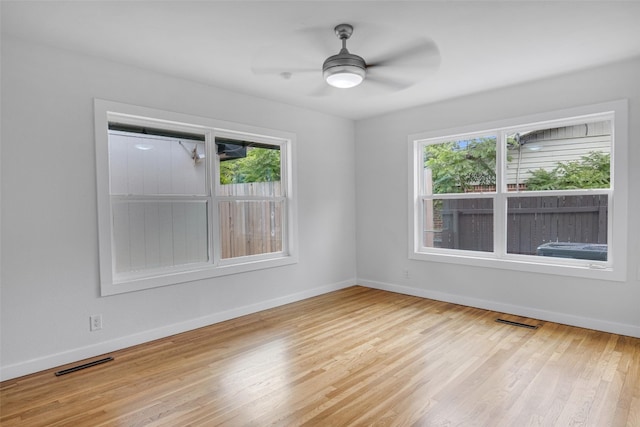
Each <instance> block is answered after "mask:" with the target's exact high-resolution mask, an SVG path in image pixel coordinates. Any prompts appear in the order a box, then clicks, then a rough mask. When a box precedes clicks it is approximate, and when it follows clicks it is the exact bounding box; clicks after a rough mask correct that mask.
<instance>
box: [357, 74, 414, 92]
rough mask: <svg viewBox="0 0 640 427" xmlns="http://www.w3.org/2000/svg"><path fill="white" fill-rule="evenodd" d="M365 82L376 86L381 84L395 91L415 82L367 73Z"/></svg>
mask: <svg viewBox="0 0 640 427" xmlns="http://www.w3.org/2000/svg"><path fill="white" fill-rule="evenodd" d="M364 83H366V84H374V85H376V86H381V87H383V88H385V89H391V90H394V91H399V90H403V89H406V88H408V87H409V86H412V85H413V84H414V83H415V82H411V81H407V80H404V79H397V78H390V77H384V76H376V75H367V78H366V79H365V81H364Z"/></svg>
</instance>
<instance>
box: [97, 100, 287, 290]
mask: <svg viewBox="0 0 640 427" xmlns="http://www.w3.org/2000/svg"><path fill="white" fill-rule="evenodd" d="M95 114H96V158H97V182H98V200H99V203H98V213H99V234H100V272H101V289H102V294H103V295H109V294H116V293H121V292H129V291H134V290H140V289H146V288H151V287H156V286H163V285H170V284H175V283H182V282H186V281H191V280H199V279H204V278H208V277H216V276H220V275H225V274H232V273H238V272H244V271H250V270H256V269H261V268H267V267H274V266H280V265H286V264H291V263H295V262H296V261H297V258H296V252H295V249H296V244H295V235H296V233H295V218H296V215H295V198H294V197H293V196H294V192H293V188H294V187H293V179H294V176H293V144H292V142H293V135H291V134H287V133H283V132H278V131H271V130H265V129H256V128H253V127H248V126H241V125H237V124H233V125H232V124H229V123H225V122H221V121H216V120H210V119H204V118H200V117H191V116H187V115H180V114H176V113H169V112H164V111H158V110H151V109H147V108H142V107H135V106H129V105H124V104H116V103H111V102H106V101H101V100H96V101H95Z"/></svg>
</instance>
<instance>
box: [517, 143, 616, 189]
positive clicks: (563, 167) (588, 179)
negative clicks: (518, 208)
mask: <svg viewBox="0 0 640 427" xmlns="http://www.w3.org/2000/svg"><path fill="white" fill-rule="evenodd" d="M610 164H611V156H610V155H609V154H607V153H601V152H598V151H592V152H590V153H589V154H588V155H586V156H582V158H581V160H575V161H570V162H564V163H558V164H557V165H556V167H554V168H553V169H552V170H550V171H547V170H544V169H537V170H535V171H531V174H532V175H531V177H530V178H529V179H528V180H527V182H526V184H527V189H528V190H570V189H578V188H582V189H584V188H609V181H610V175H611V174H610Z"/></svg>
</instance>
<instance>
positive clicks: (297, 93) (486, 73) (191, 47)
mask: <svg viewBox="0 0 640 427" xmlns="http://www.w3.org/2000/svg"><path fill="white" fill-rule="evenodd" d="M1 5H2V6H1V7H2V10H1V13H2V33H3V35H4V36H6V35H9V36H12V37H16V38H22V39H26V40H30V41H35V42H41V43H46V44H48V45H52V46H56V47H61V48H64V49H69V50H73V51H77V52H80V53H83V54H88V55H94V56H99V57H104V58H107V59H110V60H113V61H118V62H121V63H127V64H131V65H135V66H139V67H143V68H146V69H152V70H156V71H158V72H161V73H165V74H168V75H172V76H176V77H180V78H185V79H190V80H193V81H197V82H201V83H205V84H209V85H212V86H217V87H222V88H226V89H229V90H232V91H235V92H241V93H246V94H250V95H255V96H259V97H264V98H269V99H274V100H277V101H281V102H285V103H289V104H293V105H298V106H302V107H307V108H310V109H314V110H319V111H324V112H327V113H331V114H335V115H339V116H344V117H347V118H351V119H361V118H365V117H371V116H375V115H379V114H383V113H386V112H390V111H395V110H399V109H403V108H408V107H412V106H416V105H420V104H426V103H430V102H435V101H439V100H443V99H447V98H452V97H458V96H462V95H466V94H471V93H477V92H482V91H485V90H489V89H494V88H498V87H503V86H508V85H513V84H519V83H522V82H526V81H531V80H537V79H541V78H545V77H549V76H553V75H557V74H562V73H567V72H571V71H574V70H578V69H583V68H589V67H594V66H598V65H601V64H605V63H610V62H615V61H619V60H623V59H626V58H631V57H638V56H640V1H566V2H561V1H548V2H545V1H500V2H487V1H469V2H461V1H413V2H400V1H375V2H369V1H342V2H329V1H285V2H276V1H256V2H248V1H225V2H222V1H194V2H188V1H156V2H151V1H102V2H99V1H89V2H80V1H70V2H61V1H43V2H35V1H6V0H3V1H2V3H1ZM343 22H347V23H350V24H352V25H353V26H354V35H353V37H352V38H351V39H350V40H349V42H348V48H349V50H350V51H351V53H355V54H358V55H360V56H362V57H364V58H365V60H368V61H371V60H375V59H376V58H381V57H384V56H385V55H389V54H390V53H392V52H393V51H396V50H403V49H410V48H411V46H415V44H416V43H434V44H435V46H437V51H438V52H439V54H437V53H436V54H434V52H431V54H430V56H429V57H428V58H427V57H421V58H417V59H416V61H414V62H415V63H411V62H410V61H409V62H405V63H402V62H401V63H399V64H398V65H397V66H395V67H390V68H388V69H387V70H386V72H387V74H385V75H384V76H383V77H387V78H388V79H391V81H395V80H398V81H400V79H402V81H407V82H409V83H412V84H411V85H410V86H409V87H405V88H402V89H397V88H389V87H387V86H382V85H376V84H374V83H373V82H371V81H365V82H364V83H363V84H362V85H361V86H359V87H357V88H355V89H333V88H331V89H326V88H325V86H324V85H325V84H324V82H323V80H322V72H321V67H322V62H323V61H324V59H325V58H326V57H327V56H329V55H333V54H336V53H337V52H338V50H339V48H340V42H339V40H338V39H337V38H336V36H335V34H334V33H333V27H334V26H335V25H337V24H340V23H343ZM265 67H266V68H270V67H274V68H277V70H276V71H278V72H280V71H291V73H292V75H291V77H290V78H289V79H285V78H283V77H282V76H281V75H280V74H278V72H273V73H256V70H257V69H263V68H265ZM298 69H305V70H307V69H311V70H314V71H313V72H298V71H297V70H298ZM372 71H380V72H382V71H384V70H381V69H373V68H372Z"/></svg>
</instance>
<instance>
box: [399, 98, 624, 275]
mask: <svg viewBox="0 0 640 427" xmlns="http://www.w3.org/2000/svg"><path fill="white" fill-rule="evenodd" d="M626 108H627V107H626V101H616V102H611V103H606V104H599V105H593V106H587V107H581V108H575V109H571V110H564V111H559V112H552V113H544V114H539V115H535V116H529V117H524V118H519V119H513V120H504V121H500V122H494V123H486V124H482V125H477V126H468V127H464V128H460V129H450V130H445V131H435V132H428V133H423V134H417V135H411V136H410V137H409V145H410V162H411V167H410V188H411V196H410V210H409V212H410V221H409V223H410V227H409V233H410V235H409V238H410V240H409V241H410V248H409V257H410V258H412V259H418V260H428V261H437V262H449V263H460V264H466V265H477V266H485V267H494V268H505V269H514V270H522V271H532V272H543V273H550V274H560V275H569V276H578V277H588V278H601V279H608V280H625V277H626V259H625V253H626V244H627V240H626V221H627V212H626V211H627V191H628V188H627V187H628V184H627V165H626V159H627V155H626V152H627V110H626ZM598 168H600V169H602V170H599V169H598ZM609 168H610V170H609ZM576 177H577V178H576ZM603 177H606V179H605V178H603Z"/></svg>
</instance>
